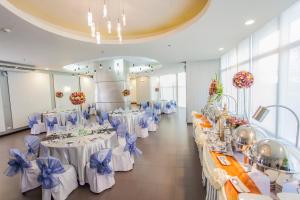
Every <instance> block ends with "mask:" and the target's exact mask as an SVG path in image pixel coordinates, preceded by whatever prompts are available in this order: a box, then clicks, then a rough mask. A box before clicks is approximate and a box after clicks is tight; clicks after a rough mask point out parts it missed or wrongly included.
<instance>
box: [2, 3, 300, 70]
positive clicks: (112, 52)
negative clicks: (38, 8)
mask: <svg viewBox="0 0 300 200" xmlns="http://www.w3.org/2000/svg"><path fill="white" fill-rule="evenodd" d="M1 1H2V0H0V3H1ZM295 1H296V0H276V1H274V0H211V3H210V6H209V7H208V9H207V11H206V12H205V13H204V15H203V16H202V17H200V18H199V19H198V20H197V21H196V22H195V23H194V24H192V25H191V26H189V27H187V28H185V29H184V30H180V31H178V32H174V33H172V34H169V35H167V36H166V35H164V36H162V37H161V38H159V39H155V40H151V41H147V42H144V43H136V44H122V45H120V44H115V45H108V44H103V45H97V44H92V43H87V42H81V41H77V40H72V39H68V38H64V37H62V36H58V35H55V34H53V33H50V32H47V31H44V30H41V29H39V28H37V27H35V26H34V25H32V24H30V23H28V22H25V21H24V20H23V19H20V18H19V17H17V16H15V15H14V14H12V13H11V12H10V11H8V10H6V9H5V8H3V7H1V6H0V28H2V27H6V28H10V29H12V32H11V33H1V32H0V60H5V61H11V62H21V63H25V64H33V65H37V66H42V67H53V68H56V69H60V68H61V67H62V66H64V65H68V64H72V63H78V62H83V61H86V60H93V59H98V58H104V57H115V56H141V57H148V58H152V59H155V60H158V61H159V62H160V63H162V64H167V63H179V62H182V61H197V60H207V59H215V58H218V57H219V56H220V55H221V52H218V48H219V47H224V48H225V51H226V50H227V49H230V48H232V47H233V46H234V45H235V44H237V43H238V42H239V41H240V40H242V39H243V38H245V37H246V36H248V35H249V34H250V33H251V32H253V31H254V30H256V29H258V28H259V27H261V26H262V25H263V24H265V23H266V22H268V21H269V20H270V19H272V18H273V17H274V16H276V15H278V14H279V13H280V12H281V11H282V10H284V9H285V8H287V7H288V6H290V5H291V4H292V3H293V2H295ZM249 18H253V19H255V20H256V23H255V24H254V25H253V26H250V27H246V26H244V22H245V21H246V20H247V19H249ZM168 44H171V47H169V46H168Z"/></svg>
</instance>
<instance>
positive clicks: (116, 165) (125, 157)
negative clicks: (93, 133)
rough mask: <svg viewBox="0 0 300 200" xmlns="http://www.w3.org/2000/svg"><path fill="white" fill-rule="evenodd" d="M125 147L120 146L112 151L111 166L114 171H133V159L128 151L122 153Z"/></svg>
mask: <svg viewBox="0 0 300 200" xmlns="http://www.w3.org/2000/svg"><path fill="white" fill-rule="evenodd" d="M124 148H125V146H123V145H120V146H118V147H116V148H114V149H113V152H112V166H113V169H114V171H130V170H132V169H133V164H134V157H133V156H131V155H130V152H129V151H124Z"/></svg>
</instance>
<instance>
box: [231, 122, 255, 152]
mask: <svg viewBox="0 0 300 200" xmlns="http://www.w3.org/2000/svg"><path fill="white" fill-rule="evenodd" d="M256 131H257V130H256V129H255V128H254V127H252V126H250V125H242V126H239V127H238V128H236V129H235V130H234V132H233V138H234V142H235V145H236V150H239V151H242V150H243V148H244V147H245V146H251V145H253V144H255V143H256Z"/></svg>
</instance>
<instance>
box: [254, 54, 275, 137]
mask: <svg viewBox="0 0 300 200" xmlns="http://www.w3.org/2000/svg"><path fill="white" fill-rule="evenodd" d="M253 75H254V84H253V86H252V107H251V113H252V114H253V113H254V112H255V111H256V109H257V108H258V107H259V106H260V105H262V106H268V105H274V104H276V103H277V101H276V99H277V83H278V54H274V55H271V56H268V57H264V58H262V59H259V60H257V61H255V62H254V65H253ZM255 123H258V124H259V125H261V126H263V127H265V128H266V129H267V130H269V131H270V132H271V133H273V134H274V133H275V127H276V126H275V124H276V110H274V111H273V110H272V112H270V114H269V115H268V116H267V117H266V119H265V120H264V121H263V122H262V123H259V122H255Z"/></svg>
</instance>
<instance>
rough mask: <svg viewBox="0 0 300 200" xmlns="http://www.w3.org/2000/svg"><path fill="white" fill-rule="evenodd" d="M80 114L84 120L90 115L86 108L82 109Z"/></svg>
mask: <svg viewBox="0 0 300 200" xmlns="http://www.w3.org/2000/svg"><path fill="white" fill-rule="evenodd" d="M82 116H83V118H84V119H85V120H89V119H90V117H91V116H90V113H89V111H86V110H85V111H83V113H82Z"/></svg>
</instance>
